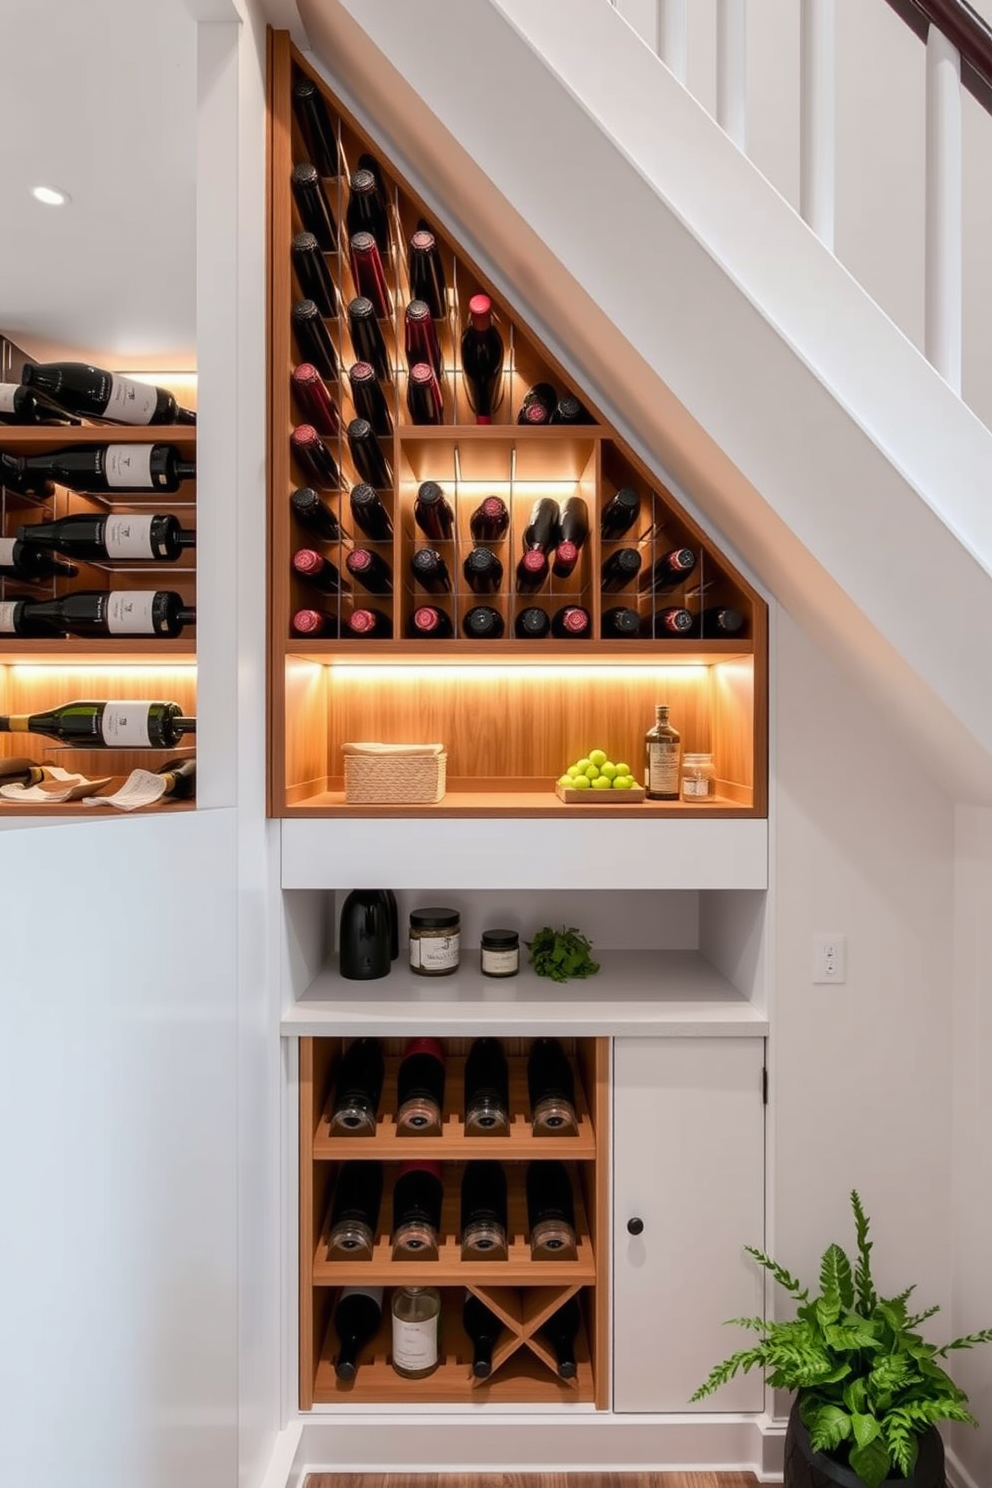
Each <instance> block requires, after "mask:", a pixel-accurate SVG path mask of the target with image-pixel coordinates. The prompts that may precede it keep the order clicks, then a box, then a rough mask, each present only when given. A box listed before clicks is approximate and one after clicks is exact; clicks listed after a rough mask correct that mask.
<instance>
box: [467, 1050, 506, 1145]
mask: <svg viewBox="0 0 992 1488" xmlns="http://www.w3.org/2000/svg"><path fill="white" fill-rule="evenodd" d="M509 1124H510V1076H509V1071H508V1069H507V1064H506V1055H505V1054H504V1053H503V1046H502V1044H501V1043H500V1041H499V1039H494V1038H479V1039H476V1040H475V1042H474V1043H473V1045H472V1047H471V1049H469V1051H468V1058H467V1059H466V1061H465V1133H466V1135H467V1136H473V1137H480V1136H487V1137H488V1136H500V1135H502V1134H503V1133H505V1132H506V1130H507V1128H508V1127H509Z"/></svg>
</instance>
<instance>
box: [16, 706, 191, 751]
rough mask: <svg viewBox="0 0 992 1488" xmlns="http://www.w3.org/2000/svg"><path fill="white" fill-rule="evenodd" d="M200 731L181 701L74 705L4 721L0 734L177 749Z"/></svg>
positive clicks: (83, 744)
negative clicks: (41, 735) (185, 740)
mask: <svg viewBox="0 0 992 1488" xmlns="http://www.w3.org/2000/svg"><path fill="white" fill-rule="evenodd" d="M195 731H196V719H195V718H185V717H184V716H183V710H182V708H181V707H180V706H179V704H178V703H159V702H154V703H150V702H147V701H144V700H142V701H140V702H131V701H127V702H121V701H119V700H117V699H115V700H114V701H113V702H72V703H62V704H61V705H60V706H59V707H56V708H46V709H45V710H44V711H43V712H40V713H13V714H11V715H10V716H8V717H0V734H24V733H31V734H46V735H47V736H48V738H50V739H57V740H58V741H59V743H60V744H65V745H68V746H69V747H70V748H73V749H175V748H176V747H177V746H178V745H179V744H181V743H182V740H183V735H184V734H189V733H194V732H195Z"/></svg>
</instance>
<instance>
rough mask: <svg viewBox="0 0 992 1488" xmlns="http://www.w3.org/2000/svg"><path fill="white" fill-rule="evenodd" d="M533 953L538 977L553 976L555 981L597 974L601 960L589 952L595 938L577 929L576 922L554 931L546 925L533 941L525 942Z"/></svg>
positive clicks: (531, 955) (537, 932) (531, 956)
mask: <svg viewBox="0 0 992 1488" xmlns="http://www.w3.org/2000/svg"><path fill="white" fill-rule="evenodd" d="M524 944H525V945H526V947H527V949H528V951H529V952H530V960H531V965H532V966H533V968H534V970H535V971H536V972H537V974H538V976H545V977H550V978H551V980H552V981H553V982H567V981H569V980H570V979H571V978H572V977H590V976H595V975H596V972H597V971H598V970H599V962H598V961H594V960H593V959H592V957H591V956H590V954H589V952H590V950H591V949H592V941H591V940H590V939H589V937H588V936H586V935H583V934H582V931H581V930H576V929H575V927H574V925H572V926H565V925H563V926H562V927H561V929H560V930H552V928H551V926H550V925H544V926H543V927H542V928H541V929H540V930H538V931H536V932H535V934H534V939H533V940H527V941H525V942H524Z"/></svg>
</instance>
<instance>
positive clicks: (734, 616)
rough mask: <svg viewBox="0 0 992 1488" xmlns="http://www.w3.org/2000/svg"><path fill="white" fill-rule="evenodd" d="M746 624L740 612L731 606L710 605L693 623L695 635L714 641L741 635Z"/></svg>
mask: <svg viewBox="0 0 992 1488" xmlns="http://www.w3.org/2000/svg"><path fill="white" fill-rule="evenodd" d="M746 624H747V621H746V620H745V618H744V615H743V614H742V613H741V611H740V610H735V609H733V608H732V607H731V606H730V605H710V606H709V608H708V609H705V610H703V612H702V614H701V615H700V616H699V617H698V619H697V620H695V621H694V622H693V635H701V636H703V637H704V638H708V639H709V640H713V641H718V640H728V639H729V638H730V637H731V636H739V635H741V634H742V633H743V631H744V629H745V626H746Z"/></svg>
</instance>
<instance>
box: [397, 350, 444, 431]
mask: <svg viewBox="0 0 992 1488" xmlns="http://www.w3.org/2000/svg"><path fill="white" fill-rule="evenodd" d="M406 407H407V412H408V413H409V415H410V421H411V423H414V424H425V425H434V424H443V423H444V394H443V393H442V391H441V384H440V382H439V381H438V376H437V373H436V372H435V370H434V368H433V367H432V366H431V364H430V362H414V364H413V366H412V367H411V368H410V375H409V377H408V378H407V383H406Z"/></svg>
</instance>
